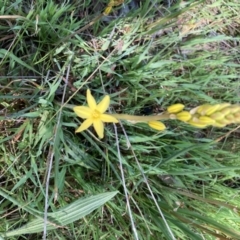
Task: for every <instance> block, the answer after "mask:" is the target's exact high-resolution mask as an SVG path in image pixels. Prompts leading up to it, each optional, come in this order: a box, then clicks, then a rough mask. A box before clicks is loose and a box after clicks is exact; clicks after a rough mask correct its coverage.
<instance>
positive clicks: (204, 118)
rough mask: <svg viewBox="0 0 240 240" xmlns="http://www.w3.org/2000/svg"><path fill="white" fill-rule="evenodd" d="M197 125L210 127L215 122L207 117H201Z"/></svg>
mask: <svg viewBox="0 0 240 240" xmlns="http://www.w3.org/2000/svg"><path fill="white" fill-rule="evenodd" d="M199 123H201V124H206V125H211V124H213V123H215V120H214V119H212V118H210V117H207V116H201V117H199Z"/></svg>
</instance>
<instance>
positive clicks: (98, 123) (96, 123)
mask: <svg viewBox="0 0 240 240" xmlns="http://www.w3.org/2000/svg"><path fill="white" fill-rule="evenodd" d="M93 127H94V129H95V131H96V133H97V135H98V137H99V138H103V131H104V126H103V122H102V121H101V120H96V121H94V122H93Z"/></svg>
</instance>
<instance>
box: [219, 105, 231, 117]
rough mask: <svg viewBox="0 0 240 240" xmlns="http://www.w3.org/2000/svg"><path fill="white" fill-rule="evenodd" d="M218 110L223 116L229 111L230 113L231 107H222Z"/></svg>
mask: <svg viewBox="0 0 240 240" xmlns="http://www.w3.org/2000/svg"><path fill="white" fill-rule="evenodd" d="M218 112H220V113H222V114H223V115H224V116H226V115H228V114H229V113H231V108H228V107H227V108H224V109H222V110H221V111H220V110H218Z"/></svg>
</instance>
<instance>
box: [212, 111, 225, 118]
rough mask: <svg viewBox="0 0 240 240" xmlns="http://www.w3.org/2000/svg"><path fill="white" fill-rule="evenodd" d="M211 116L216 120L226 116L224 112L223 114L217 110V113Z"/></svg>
mask: <svg viewBox="0 0 240 240" xmlns="http://www.w3.org/2000/svg"><path fill="white" fill-rule="evenodd" d="M209 117H210V118H212V119H214V120H221V119H223V118H224V114H222V112H215V113H213V114H211V115H210V116H209Z"/></svg>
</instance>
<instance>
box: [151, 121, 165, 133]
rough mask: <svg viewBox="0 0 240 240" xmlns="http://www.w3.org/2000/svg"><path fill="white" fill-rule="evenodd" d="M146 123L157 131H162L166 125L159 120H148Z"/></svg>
mask: <svg viewBox="0 0 240 240" xmlns="http://www.w3.org/2000/svg"><path fill="white" fill-rule="evenodd" d="M148 125H149V126H150V127H151V128H154V129H157V130H159V131H163V130H164V129H165V128H166V126H165V125H164V124H163V123H162V122H159V121H150V122H148Z"/></svg>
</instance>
